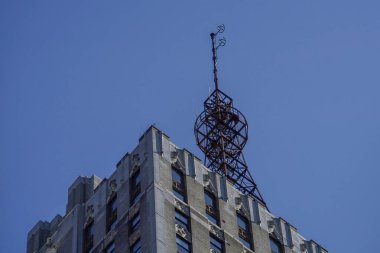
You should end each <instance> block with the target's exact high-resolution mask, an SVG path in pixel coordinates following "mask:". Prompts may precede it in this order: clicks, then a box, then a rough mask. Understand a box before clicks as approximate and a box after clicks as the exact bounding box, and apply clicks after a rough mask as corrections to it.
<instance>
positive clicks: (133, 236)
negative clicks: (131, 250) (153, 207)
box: [129, 229, 141, 245]
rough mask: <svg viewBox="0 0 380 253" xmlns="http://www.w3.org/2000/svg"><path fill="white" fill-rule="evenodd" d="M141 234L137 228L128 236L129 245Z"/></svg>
mask: <svg viewBox="0 0 380 253" xmlns="http://www.w3.org/2000/svg"><path fill="white" fill-rule="evenodd" d="M140 236H141V231H140V229H137V230H136V231H135V232H134V233H133V234H132V235H130V236H129V245H133V244H134V243H135V242H136V241H137V240H138V239H139V238H140Z"/></svg>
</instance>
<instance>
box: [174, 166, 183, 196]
mask: <svg viewBox="0 0 380 253" xmlns="http://www.w3.org/2000/svg"><path fill="white" fill-rule="evenodd" d="M172 181H173V182H172V185H173V186H172V188H173V193H174V196H176V197H177V198H178V199H180V200H182V201H183V202H186V189H185V176H184V175H183V173H182V172H180V171H179V170H177V169H176V168H174V167H172Z"/></svg>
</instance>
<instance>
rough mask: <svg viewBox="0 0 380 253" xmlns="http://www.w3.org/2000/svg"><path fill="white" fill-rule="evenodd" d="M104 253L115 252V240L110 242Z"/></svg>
mask: <svg viewBox="0 0 380 253" xmlns="http://www.w3.org/2000/svg"><path fill="white" fill-rule="evenodd" d="M106 253H115V242H112V243H111V244H110V245H109V246H108V247H107V249H106Z"/></svg>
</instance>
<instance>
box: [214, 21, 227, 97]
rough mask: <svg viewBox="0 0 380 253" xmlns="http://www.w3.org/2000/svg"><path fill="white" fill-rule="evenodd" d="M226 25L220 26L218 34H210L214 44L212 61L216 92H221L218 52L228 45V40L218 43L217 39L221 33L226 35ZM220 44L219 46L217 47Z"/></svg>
mask: <svg viewBox="0 0 380 253" xmlns="http://www.w3.org/2000/svg"><path fill="white" fill-rule="evenodd" d="M225 29H226V28H225V26H224V25H219V26H218V31H217V32H216V33H210V37H211V42H212V61H213V63H214V83H215V90H219V81H218V56H217V50H218V48H219V47H224V46H225V45H226V42H227V41H226V38H224V37H223V38H221V39H219V40H218V42H216V37H217V35H218V34H220V33H224V30H225ZM216 44H218V45H216Z"/></svg>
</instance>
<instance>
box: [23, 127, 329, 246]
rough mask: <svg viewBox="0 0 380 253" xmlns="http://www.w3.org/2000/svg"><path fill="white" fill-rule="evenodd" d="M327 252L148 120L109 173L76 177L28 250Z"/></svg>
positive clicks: (38, 227)
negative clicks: (61, 211) (60, 210)
mask: <svg viewBox="0 0 380 253" xmlns="http://www.w3.org/2000/svg"><path fill="white" fill-rule="evenodd" d="M100 252H102V253H103V252H104V253H137V252H142V253H156V252H157V253H178V252H179V253H187V252H193V253H210V252H211V253H251V252H256V253H291V252H296V253H305V252H308V253H327V250H326V249H324V248H323V247H322V246H320V245H319V244H318V243H316V242H315V241H313V240H306V239H305V238H304V237H303V236H302V235H300V234H299V233H298V231H297V229H296V228H295V227H294V226H292V225H291V224H289V223H288V222H287V221H286V220H284V219H282V218H279V217H275V216H274V215H273V214H271V213H270V212H269V211H268V210H267V209H266V207H265V206H263V205H262V204H261V203H260V202H259V201H257V200H256V199H254V198H252V197H251V196H248V195H245V194H243V193H241V192H240V191H238V190H237V189H236V188H235V187H234V186H233V185H232V184H231V183H230V182H229V181H228V180H226V179H225V178H224V177H223V176H220V175H219V174H218V173H216V172H212V171H210V170H209V169H208V168H206V167H205V166H204V165H203V164H202V162H201V160H200V159H198V158H197V157H196V156H194V155H193V154H192V153H190V152H189V151H188V150H186V149H180V148H179V147H177V146H176V145H175V144H174V143H173V142H171V140H170V138H169V137H168V136H167V135H166V134H164V133H163V132H162V131H160V130H159V129H157V128H155V127H153V126H151V127H150V128H149V129H148V130H147V131H146V132H145V133H144V134H143V136H142V137H141V138H140V139H139V144H138V145H137V147H136V148H135V149H134V150H133V151H132V152H131V153H127V154H126V155H125V156H124V157H123V158H122V159H121V160H120V161H119V162H118V163H117V166H116V170H115V171H114V172H113V174H112V175H111V176H110V177H109V178H105V179H100V178H98V177H96V176H92V177H79V178H77V179H76V181H75V182H74V183H73V184H72V185H71V186H70V188H69V190H68V201H67V207H66V214H65V215H64V216H60V215H57V216H56V217H55V218H54V219H53V220H52V221H51V222H47V221H44V222H43V221H39V222H38V223H37V224H36V225H35V226H34V227H33V228H32V229H31V230H30V232H29V233H28V238H27V253H100Z"/></svg>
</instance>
